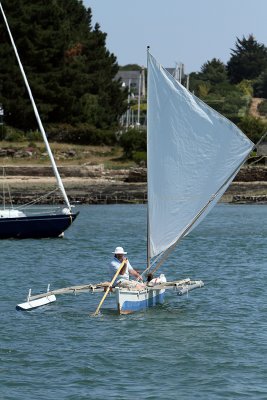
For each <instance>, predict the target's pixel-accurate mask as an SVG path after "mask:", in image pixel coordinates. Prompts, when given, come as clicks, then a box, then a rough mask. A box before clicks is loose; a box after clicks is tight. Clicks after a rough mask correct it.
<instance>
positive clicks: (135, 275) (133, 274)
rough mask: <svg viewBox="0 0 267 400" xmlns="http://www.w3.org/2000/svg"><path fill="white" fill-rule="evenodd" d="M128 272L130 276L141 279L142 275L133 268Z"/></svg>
mask: <svg viewBox="0 0 267 400" xmlns="http://www.w3.org/2000/svg"><path fill="white" fill-rule="evenodd" d="M129 274H131V275H132V276H134V277H135V278H136V279H138V280H143V279H142V276H141V275H140V274H139V272H137V271H136V270H135V269H131V270H129Z"/></svg>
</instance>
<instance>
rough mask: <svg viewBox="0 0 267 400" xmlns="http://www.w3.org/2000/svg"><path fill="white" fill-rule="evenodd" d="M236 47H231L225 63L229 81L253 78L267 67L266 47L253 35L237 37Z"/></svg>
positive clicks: (234, 81)
mask: <svg viewBox="0 0 267 400" xmlns="http://www.w3.org/2000/svg"><path fill="white" fill-rule="evenodd" d="M235 45H236V49H232V53H231V58H230V60H229V62H228V63H227V73H228V76H229V79H230V81H231V83H239V82H241V81H242V80H243V79H249V80H251V79H255V78H257V77H258V76H259V75H260V74H261V73H262V72H263V71H264V70H266V68H267V48H266V47H265V46H264V45H263V44H260V43H258V42H257V41H256V40H255V39H254V36H253V35H249V36H248V38H247V39H246V38H245V37H244V36H243V38H242V39H238V38H237V41H236V43H235Z"/></svg>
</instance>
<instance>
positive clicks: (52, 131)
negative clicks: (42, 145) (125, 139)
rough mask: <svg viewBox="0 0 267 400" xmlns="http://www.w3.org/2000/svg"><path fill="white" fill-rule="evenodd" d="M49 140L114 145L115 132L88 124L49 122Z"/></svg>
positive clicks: (115, 140)
mask: <svg viewBox="0 0 267 400" xmlns="http://www.w3.org/2000/svg"><path fill="white" fill-rule="evenodd" d="M46 131H47V136H48V138H49V140H51V141H55V142H63V143H73V144H86V145H114V144H116V142H117V139H116V134H115V132H114V131H111V130H100V129H97V128H95V127H94V126H92V125H89V124H85V123H84V124H77V125H75V126H73V125H69V124H51V125H48V126H47V130H46Z"/></svg>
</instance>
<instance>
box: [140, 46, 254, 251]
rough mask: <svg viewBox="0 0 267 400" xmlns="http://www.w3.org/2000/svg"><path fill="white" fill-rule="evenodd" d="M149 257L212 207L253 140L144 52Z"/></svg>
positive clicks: (185, 230)
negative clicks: (146, 64)
mask: <svg viewBox="0 0 267 400" xmlns="http://www.w3.org/2000/svg"><path fill="white" fill-rule="evenodd" d="M147 125H148V126H147V130H148V132H147V152H148V154H147V163H148V165H147V167H148V204H149V206H148V241H149V243H148V253H149V254H148V257H149V258H152V257H154V256H156V255H158V254H160V253H162V252H164V251H166V250H167V249H168V248H170V247H171V246H172V245H174V244H175V243H176V242H177V241H178V240H179V239H180V238H181V237H182V236H184V235H185V234H186V233H188V231H189V230H191V229H192V228H193V227H194V226H195V225H196V224H197V223H198V222H199V221H200V220H201V219H203V218H204V216H205V215H207V213H208V212H209V211H210V210H211V209H212V207H213V206H214V205H215V204H216V202H217V201H218V200H219V198H220V197H221V196H222V194H223V193H224V191H225V190H226V189H227V187H228V186H229V184H230V183H231V181H232V180H233V179H234V177H235V175H236V174H237V172H238V170H239V169H240V167H241V165H242V164H243V162H244V161H245V160H246V158H247V156H248V154H249V153H250V151H251V149H252V148H253V146H254V144H253V143H252V142H251V141H250V140H249V139H248V138H247V137H246V136H245V135H244V134H243V132H242V131H240V129H238V128H237V127H236V126H235V125H234V124H233V123H232V122H230V121H229V120H227V119H226V118H225V117H223V116H222V115H220V114H219V113H218V112H216V111H214V110H213V109H211V108H210V107H209V106H208V105H206V104H205V103H203V102H202V101H201V100H200V99H198V98H197V97H195V96H193V95H192V94H191V93H190V92H189V91H188V90H186V89H185V87H183V86H182V85H181V84H180V83H178V82H177V81H176V80H175V79H174V77H173V76H171V75H170V74H169V73H168V72H167V71H166V70H165V69H164V68H163V67H162V66H161V65H160V64H158V63H157V62H156V60H155V59H154V58H153V57H152V56H151V55H150V54H149V52H148V120H147Z"/></svg>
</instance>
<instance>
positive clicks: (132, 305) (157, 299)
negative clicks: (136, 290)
mask: <svg viewBox="0 0 267 400" xmlns="http://www.w3.org/2000/svg"><path fill="white" fill-rule="evenodd" d="M164 296H165V293H164V292H163V293H159V294H158V295H156V296H153V297H152V296H151V297H150V298H148V299H146V300H142V301H125V302H124V303H123V305H122V307H121V311H129V312H132V311H139V310H143V309H144V308H148V307H153V306H156V305H157V304H162V303H163V302H164Z"/></svg>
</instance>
